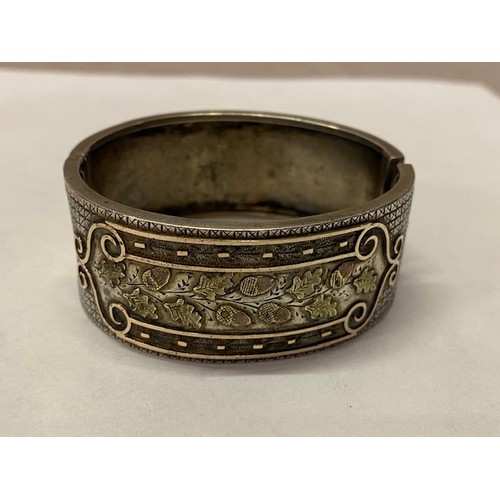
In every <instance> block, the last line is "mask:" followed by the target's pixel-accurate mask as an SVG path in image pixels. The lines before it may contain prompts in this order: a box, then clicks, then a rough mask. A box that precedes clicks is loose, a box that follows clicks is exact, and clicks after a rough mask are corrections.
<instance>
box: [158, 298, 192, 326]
mask: <svg viewBox="0 0 500 500" xmlns="http://www.w3.org/2000/svg"><path fill="white" fill-rule="evenodd" d="M163 305H164V306H165V308H166V309H167V311H168V312H169V313H170V315H171V316H172V319H173V320H174V321H177V322H178V323H181V324H182V325H184V326H188V327H191V326H192V327H196V328H200V327H201V315H200V314H199V313H198V312H196V310H195V308H194V307H193V306H192V305H191V304H189V303H188V302H186V301H185V300H184V299H177V302H174V303H172V304H170V303H168V302H164V303H163Z"/></svg>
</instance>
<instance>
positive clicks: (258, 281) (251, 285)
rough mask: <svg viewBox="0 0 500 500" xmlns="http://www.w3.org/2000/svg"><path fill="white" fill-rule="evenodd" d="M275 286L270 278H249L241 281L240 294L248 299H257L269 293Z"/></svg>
mask: <svg viewBox="0 0 500 500" xmlns="http://www.w3.org/2000/svg"><path fill="white" fill-rule="evenodd" d="M273 285H274V279H273V278H271V277H270V276H247V277H246V278H244V279H242V280H241V283H240V292H241V293H242V294H243V295H246V296H247V297H255V296H257V295H262V294H263V293H266V292H268V291H269V290H270V289H271V288H272V287H273Z"/></svg>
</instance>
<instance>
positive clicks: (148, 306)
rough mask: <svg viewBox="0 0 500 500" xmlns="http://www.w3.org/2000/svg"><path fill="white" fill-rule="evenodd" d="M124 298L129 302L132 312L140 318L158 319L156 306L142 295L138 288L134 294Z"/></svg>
mask: <svg viewBox="0 0 500 500" xmlns="http://www.w3.org/2000/svg"><path fill="white" fill-rule="evenodd" d="M124 296H125V298H126V299H127V300H128V301H129V303H130V307H131V308H132V311H134V312H136V313H137V314H138V315H139V316H142V317H144V318H152V319H158V315H157V314H156V306H155V305H154V304H153V303H152V302H151V301H150V298H149V296H148V295H145V294H144V293H142V292H141V290H140V289H139V288H136V289H135V290H134V291H133V292H132V293H126V294H124Z"/></svg>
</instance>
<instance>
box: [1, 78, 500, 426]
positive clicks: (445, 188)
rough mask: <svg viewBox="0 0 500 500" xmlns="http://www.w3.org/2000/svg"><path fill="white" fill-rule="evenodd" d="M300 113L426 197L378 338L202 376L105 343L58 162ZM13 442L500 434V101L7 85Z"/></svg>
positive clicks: (157, 83) (167, 85) (7, 408)
mask: <svg viewBox="0 0 500 500" xmlns="http://www.w3.org/2000/svg"><path fill="white" fill-rule="evenodd" d="M214 108H218V109H222V108H225V109H250V110H253V109H256V110H265V111H278V112H288V113H295V114H303V115H306V116H307V115H308V116H311V117H317V118H324V119H327V120H332V121H336V122H339V123H344V124H346V125H350V126H353V127H356V128H360V129H362V130H366V131H368V132H371V133H373V134H375V135H379V136H380V137H382V138H384V139H386V140H388V141H389V142H391V143H393V144H394V145H395V146H397V147H398V148H400V149H401V150H402V151H403V152H404V153H405V155H406V158H407V160H408V161H409V162H410V163H412V164H413V165H414V166H415V170H416V175H417V183H416V191H415V198H414V204H413V209H412V214H411V219H410V227H409V231H408V238H407V243H406V247H405V255H404V258H403V265H402V270H401V274H400V278H399V285H398V292H397V296H396V300H395V302H394V305H393V308H392V310H391V312H390V313H389V315H388V316H387V317H386V318H385V319H384V321H382V322H381V323H380V324H379V325H378V326H376V327H375V328H374V329H373V330H372V331H370V332H368V333H367V334H366V335H364V336H362V337H360V338H359V339H356V340H354V341H352V342H349V343H347V344H344V345H342V346H340V347H338V348H335V349H331V350H328V351H325V352H322V353H317V354H312V355H309V356H306V357H301V358H297V359H291V360H284V361H277V362H267V363H257V364H243V365H206V364H195V363H187V362H181V361H174V360H170V359H167V358H157V357H154V356H149V355H146V354H142V353H140V352H138V351H136V350H133V349H131V348H129V347H127V346H126V345H124V344H122V343H120V342H118V341H116V340H114V339H112V338H110V337H108V336H106V335H104V334H103V333H101V332H100V331H99V330H98V329H97V328H96V327H95V326H94V325H93V324H92V323H91V322H90V321H89V320H88V319H87V317H86V316H85V315H84V313H83V310H82V308H81V306H80V303H79V301H78V296H77V276H76V266H75V255H74V250H73V241H72V229H71V223H70V218H69V211H68V207H67V202H66V198H65V193H64V188H63V177H62V164H63V161H64V159H65V157H66V155H67V153H68V152H69V150H70V149H71V148H72V147H73V146H74V145H75V144H76V143H77V142H78V141H80V140H81V139H82V138H84V137H86V136H87V135H89V134H91V133H93V132H95V131H97V130H99V129H101V128H103V127H107V126H110V125H114V124H116V123H119V122H121V121H124V120H128V119H132V118H136V117H141V116H146V115H150V114H157V113H164V112H173V111H185V110H196V109H214ZM0 113H1V114H0V116H1V120H2V126H1V131H0V145H1V153H2V157H1V158H2V159H1V163H0V168H1V179H2V182H1V184H0V208H1V213H2V218H1V220H0V237H1V246H0V275H1V277H2V281H1V295H0V313H1V322H0V434H1V435H497V434H498V433H499V431H500V391H499V381H500V362H499V361H500V317H499V316H500V315H499V306H500V300H499V299H500V290H499V286H500V262H499V251H500V224H499V215H500V191H499V185H500V168H499V167H500V165H499V158H500V99H499V97H498V96H496V95H494V94H492V93H490V92H488V91H487V90H485V89H483V88H481V87H479V86H469V85H464V86H461V85H451V84H445V83H435V82H434V83H430V82H422V81H421V82H412V81H404V82H399V81H366V80H365V81H353V80H340V81H333V80H317V81H312V80H311V81H304V80H302V81H298V82H290V81H286V80H275V81H272V80H269V81H263V80H251V81H250V80H248V81H244V80H233V79H226V80H222V79H201V78H200V79H177V78H176V79H167V78H127V77H116V76H113V77H107V76H106V77H103V76H83V75H76V76H75V75H59V74H44V73H29V72H14V71H12V72H9V71H3V72H0Z"/></svg>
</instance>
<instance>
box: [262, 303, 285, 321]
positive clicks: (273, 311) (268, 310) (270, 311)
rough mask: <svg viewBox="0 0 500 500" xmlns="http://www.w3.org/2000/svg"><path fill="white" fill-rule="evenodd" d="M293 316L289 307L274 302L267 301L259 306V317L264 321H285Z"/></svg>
mask: <svg viewBox="0 0 500 500" xmlns="http://www.w3.org/2000/svg"><path fill="white" fill-rule="evenodd" d="M291 317H292V313H291V312H290V310H289V309H287V308H286V307H283V306H280V305H279V304H276V303H274V302H267V303H266V304H262V305H261V306H260V307H259V319H260V320H261V321H262V322H263V323H285V321H288V320H289V319H290V318H291Z"/></svg>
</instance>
